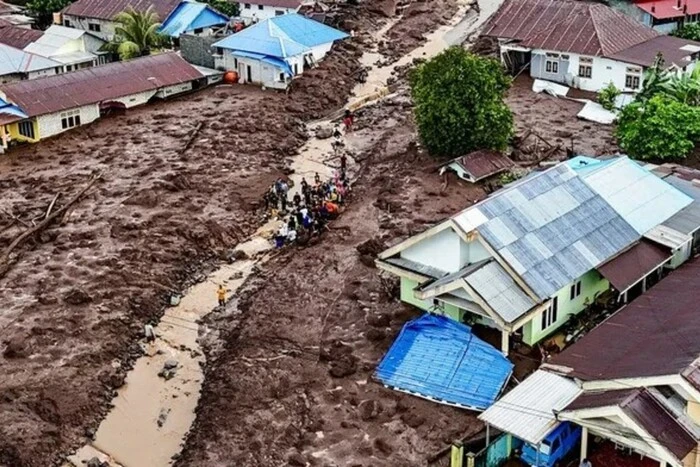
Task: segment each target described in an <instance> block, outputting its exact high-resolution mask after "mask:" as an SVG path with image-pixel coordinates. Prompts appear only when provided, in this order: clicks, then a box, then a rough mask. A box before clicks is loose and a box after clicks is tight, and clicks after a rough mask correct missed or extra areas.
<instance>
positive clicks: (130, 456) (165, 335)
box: [66, 0, 499, 467]
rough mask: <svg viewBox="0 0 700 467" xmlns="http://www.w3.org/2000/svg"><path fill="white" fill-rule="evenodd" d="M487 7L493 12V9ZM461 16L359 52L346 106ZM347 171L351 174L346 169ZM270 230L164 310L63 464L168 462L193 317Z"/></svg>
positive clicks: (235, 285) (297, 170)
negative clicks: (407, 40) (414, 39)
mask: <svg viewBox="0 0 700 467" xmlns="http://www.w3.org/2000/svg"><path fill="white" fill-rule="evenodd" d="M489 1H491V2H493V5H496V6H497V4H498V3H499V0H489ZM489 6H491V5H489ZM489 9H490V10H495V8H493V7H492V8H489ZM482 10H483V6H482ZM491 12H492V11H489V14H490V13H491ZM468 13H469V7H468V6H467V5H466V4H465V5H462V6H461V7H460V9H459V11H458V13H457V14H456V15H455V17H454V19H453V21H452V22H451V24H450V25H447V26H444V27H441V28H440V29H438V30H437V31H435V32H433V33H431V34H430V35H428V36H427V39H428V41H427V42H426V43H425V44H424V45H423V46H421V47H419V48H417V49H416V50H414V51H413V52H411V53H409V54H407V55H406V56H404V57H403V58H401V60H399V61H397V62H395V63H394V64H392V65H390V66H386V67H376V66H373V64H374V63H375V62H377V61H381V60H382V59H383V57H382V56H381V55H379V54H378V53H376V52H372V51H369V52H367V53H365V54H364V56H363V57H362V62H363V64H366V65H370V66H373V68H372V69H371V70H370V72H369V76H368V78H367V81H366V82H365V83H363V84H360V85H358V86H357V87H356V88H355V90H354V92H353V97H352V98H351V99H349V101H348V106H349V107H350V108H359V107H361V106H362V105H367V104H368V103H372V102H375V101H377V100H379V99H381V98H382V97H383V96H385V95H387V94H388V90H387V80H388V79H389V77H391V75H392V73H393V71H394V70H395V69H396V67H399V66H403V65H406V64H409V63H411V62H412V60H413V59H414V58H429V57H431V56H434V55H436V54H437V53H439V52H440V51H441V50H443V49H445V48H446V47H448V46H449V45H453V44H456V43H461V42H462V41H463V40H464V39H465V38H466V36H467V34H468V33H469V32H470V31H473V30H474V27H475V26H476V25H477V24H478V23H481V21H482V18H480V17H478V16H477V15H476V14H471V15H470V14H468ZM398 20H399V18H397V19H396V20H395V21H394V23H395V22H396V21H398ZM394 23H390V24H389V25H387V27H385V28H382V29H381V30H380V31H378V32H377V33H376V35H375V36H376V38H377V39H378V40H381V38H382V35H383V34H384V33H385V32H386V31H387V30H388V29H389V28H390V27H391V25H393V24H394ZM332 124H333V123H332V122H331V121H330V120H322V121H318V122H315V123H313V124H312V125H311V126H312V127H313V128H318V127H321V126H330V125H332ZM331 143H332V138H329V139H325V140H319V139H317V138H313V137H312V138H310V139H309V140H308V141H307V143H306V144H305V145H304V146H303V147H302V148H301V150H300V151H299V153H298V155H297V156H296V157H295V158H294V160H293V162H292V164H291V168H292V169H294V174H293V175H292V176H291V178H292V180H293V181H294V187H293V188H292V194H293V193H294V192H295V190H298V188H299V186H300V182H301V178H302V177H306V178H307V180H312V179H313V177H314V174H315V173H319V175H321V176H322V177H323V178H327V177H329V176H331V175H332V172H333V165H334V164H332V163H330V162H329V161H330V160H332V154H333V150H332V147H331ZM347 143H348V144H349V146H350V149H351V150H352V144H353V143H352V137H349V138H347ZM350 169H351V172H352V169H353V167H352V166H351V167H350ZM275 228H276V223H274V222H271V223H269V224H267V225H265V226H263V227H261V229H260V230H259V231H258V232H257V233H256V234H255V235H253V237H251V239H250V240H248V241H247V242H245V243H243V244H240V245H238V246H237V248H236V249H237V250H242V251H245V252H246V253H247V255H248V258H249V259H246V260H240V261H235V262H233V263H232V264H225V265H222V266H221V267H220V268H219V269H217V270H216V271H215V272H213V273H212V274H211V275H209V276H208V277H207V278H206V279H205V280H204V281H203V282H201V283H199V284H197V285H194V286H193V287H191V288H190V289H189V290H187V291H185V294H184V296H183V297H182V298H181V300H180V301H179V303H178V304H177V305H175V306H172V307H169V308H168V309H167V310H166V312H165V314H164V315H163V317H162V319H161V321H160V322H159V323H158V325H157V326H156V328H155V330H156V333H157V339H156V340H155V342H153V343H150V344H147V346H146V348H145V353H144V355H143V356H142V357H141V358H139V359H138V360H137V361H136V363H135V365H134V368H133V369H132V370H131V371H130V372H129V373H128V375H127V377H126V381H125V384H124V386H123V387H122V388H120V390H119V391H118V394H117V396H116V397H115V399H114V400H113V401H112V404H113V408H112V409H111V411H110V412H109V413H108V415H107V417H106V418H105V419H104V420H103V421H102V423H101V424H100V426H99V429H98V431H97V433H96V435H95V437H94V440H93V441H92V442H91V443H90V444H88V445H86V446H83V447H82V448H81V449H80V450H79V451H78V452H77V453H76V454H75V455H73V456H71V457H70V458H69V463H68V464H66V465H68V466H70V465H75V466H83V465H84V463H85V462H86V461H88V460H90V459H92V458H94V457H97V458H98V459H99V460H100V461H107V462H109V463H110V465H111V466H115V467H141V466H143V467H166V466H168V465H170V464H171V463H172V458H173V456H176V455H177V454H178V453H179V452H180V450H181V445H182V443H183V441H184V438H185V436H186V434H187V432H188V431H189V429H190V427H191V425H192V423H193V422H194V418H195V413H194V411H195V408H196V406H197V402H198V400H199V395H200V389H201V387H202V383H203V378H204V374H203V371H202V365H203V364H204V362H205V358H204V355H203V354H202V350H201V347H200V345H199V343H198V340H197V337H198V331H199V324H198V323H199V320H200V319H201V318H203V317H204V316H206V315H207V314H208V313H210V312H212V311H213V310H214V309H215V308H216V306H217V297H216V290H217V288H218V286H219V284H224V285H225V286H226V288H227V289H228V290H229V293H228V295H229V296H234V297H235V296H236V295H237V291H238V289H239V288H240V287H241V286H242V285H243V283H244V282H245V280H246V279H247V278H248V277H249V276H250V274H251V273H252V271H253V266H255V265H260V264H262V263H264V262H265V261H266V260H267V258H268V257H269V255H268V253H269V251H270V250H271V248H272V245H271V243H270V241H269V240H268V238H269V237H270V234H271V232H273V231H274V230H275ZM234 305H235V304H234ZM115 364H116V363H115ZM164 368H165V369H166V371H167V372H168V373H170V374H168V375H167V376H169V377H170V378H169V379H166V378H163V377H162V376H159V373H161V372H162V371H163V369H164Z"/></svg>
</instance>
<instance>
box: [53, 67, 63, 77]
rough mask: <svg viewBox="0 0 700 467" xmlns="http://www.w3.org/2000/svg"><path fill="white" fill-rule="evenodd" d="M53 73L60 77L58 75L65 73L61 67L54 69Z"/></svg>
mask: <svg viewBox="0 0 700 467" xmlns="http://www.w3.org/2000/svg"><path fill="white" fill-rule="evenodd" d="M53 71H54V72H55V73H56V74H57V75H58V74H61V72H63V68H61V67H60V66H57V67H56V68H54V69H53Z"/></svg>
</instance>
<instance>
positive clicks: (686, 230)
mask: <svg viewBox="0 0 700 467" xmlns="http://www.w3.org/2000/svg"><path fill="white" fill-rule="evenodd" d="M664 181H666V183H668V184H670V185H672V186H673V187H675V188H677V189H678V190H680V191H682V192H683V193H685V194H686V195H688V196H690V197H691V198H693V202H692V203H690V204H689V205H688V206H686V207H684V208H683V209H681V210H680V211H678V212H677V213H676V214H674V215H673V216H671V217H670V218H668V220H666V221H665V222H664V223H663V225H664V226H666V227H669V228H671V229H673V230H676V231H678V232H681V233H683V234H686V235H691V234H693V233H694V232H695V231H696V230H698V229H700V187H698V186H696V185H695V184H693V182H691V181H689V180H683V179H682V178H680V177H676V176H675V175H669V176H667V177H665V178H664Z"/></svg>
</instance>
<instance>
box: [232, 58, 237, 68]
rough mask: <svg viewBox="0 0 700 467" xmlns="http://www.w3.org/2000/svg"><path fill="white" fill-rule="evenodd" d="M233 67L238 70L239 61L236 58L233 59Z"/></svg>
mask: <svg viewBox="0 0 700 467" xmlns="http://www.w3.org/2000/svg"><path fill="white" fill-rule="evenodd" d="M233 67H234V68H235V69H236V70H238V59H237V58H236V57H233Z"/></svg>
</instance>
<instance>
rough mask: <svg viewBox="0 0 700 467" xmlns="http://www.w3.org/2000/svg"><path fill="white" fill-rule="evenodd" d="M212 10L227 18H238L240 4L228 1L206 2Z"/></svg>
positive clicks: (210, 0) (209, 0)
mask: <svg viewBox="0 0 700 467" xmlns="http://www.w3.org/2000/svg"><path fill="white" fill-rule="evenodd" d="M205 1H206V3H208V4H209V5H210V6H211V7H212V8H214V9H215V10H217V11H219V12H220V13H223V14H225V15H226V16H229V17H230V16H238V7H239V5H238V3H235V2H230V1H228V0H205Z"/></svg>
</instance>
